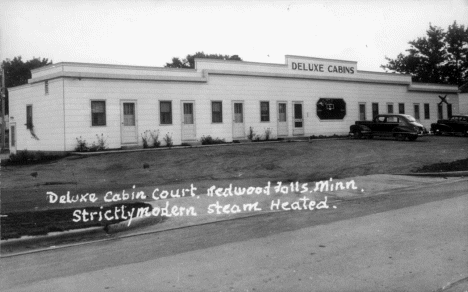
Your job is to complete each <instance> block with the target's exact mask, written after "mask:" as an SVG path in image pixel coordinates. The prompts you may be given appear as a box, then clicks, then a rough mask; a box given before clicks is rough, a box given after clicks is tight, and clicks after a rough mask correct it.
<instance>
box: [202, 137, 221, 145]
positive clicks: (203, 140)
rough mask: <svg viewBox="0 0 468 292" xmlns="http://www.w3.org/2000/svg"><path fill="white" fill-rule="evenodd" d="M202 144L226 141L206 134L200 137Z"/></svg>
mask: <svg viewBox="0 0 468 292" xmlns="http://www.w3.org/2000/svg"><path fill="white" fill-rule="evenodd" d="M200 141H201V143H202V145H211V144H224V143H226V141H225V140H224V139H219V138H216V139H213V138H212V137H211V136H210V135H208V136H206V137H205V136H202V137H201V139H200Z"/></svg>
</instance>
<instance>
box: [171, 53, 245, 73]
mask: <svg viewBox="0 0 468 292" xmlns="http://www.w3.org/2000/svg"><path fill="white" fill-rule="evenodd" d="M195 58H206V59H220V60H235V61H242V59H241V58H240V57H239V56H238V55H232V56H229V55H218V54H205V53H204V52H196V53H195V54H194V55H187V57H185V59H183V60H180V59H179V58H177V57H174V58H172V63H166V65H165V66H164V67H167V68H185V69H194V68H195Z"/></svg>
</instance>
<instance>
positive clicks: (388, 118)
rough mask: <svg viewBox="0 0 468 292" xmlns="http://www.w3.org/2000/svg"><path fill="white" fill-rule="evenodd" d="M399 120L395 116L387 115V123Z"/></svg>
mask: <svg viewBox="0 0 468 292" xmlns="http://www.w3.org/2000/svg"><path fill="white" fill-rule="evenodd" d="M398 122H399V120H398V118H397V117H387V123H398Z"/></svg>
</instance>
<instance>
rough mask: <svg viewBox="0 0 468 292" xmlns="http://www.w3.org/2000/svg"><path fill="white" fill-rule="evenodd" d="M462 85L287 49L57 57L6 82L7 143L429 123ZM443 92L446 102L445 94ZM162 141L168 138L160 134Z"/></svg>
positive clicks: (234, 136) (131, 141)
mask: <svg viewBox="0 0 468 292" xmlns="http://www.w3.org/2000/svg"><path fill="white" fill-rule="evenodd" d="M457 91H458V89H457V87H456V86H446V85H439V84H417V83H412V82H411V77H410V76H408V75H400V74H387V73H377V72H368V71H360V70H357V62H352V61H342V60H330V59H320V58H310V57H300V56H286V62H285V64H266V63H253V62H242V61H221V60H210V59H197V60H196V69H170V68H153V67H135V66H119V65H101V64H81V63H58V64H53V65H50V66H47V67H42V68H39V69H36V70H33V71H32V78H31V79H30V80H29V83H28V84H27V85H23V86H18V87H15V88H9V92H10V135H11V139H10V144H11V145H10V149H11V150H12V152H15V151H16V150H24V149H27V150H32V151H73V150H74V149H75V147H76V145H77V138H79V137H82V139H85V140H86V141H88V143H91V142H93V141H97V138H96V135H99V136H100V135H101V134H103V136H104V137H106V138H107V144H108V147H109V148H121V147H124V146H136V145H140V146H141V145H142V139H141V134H142V133H143V132H145V131H147V130H153V131H154V130H159V132H160V140H162V137H163V136H164V135H166V134H167V133H169V135H172V138H173V140H174V145H178V144H181V143H184V142H187V143H190V142H195V141H197V140H200V138H201V137H202V136H208V135H210V136H211V137H213V138H220V139H226V141H228V142H229V141H233V140H242V139H246V137H247V135H248V133H249V129H250V128H252V129H253V131H254V132H255V133H256V134H259V135H261V134H264V133H265V131H266V130H267V129H270V130H271V132H272V136H273V137H292V136H311V135H333V134H338V135H343V134H347V133H348V131H349V126H350V125H352V124H354V122H355V121H356V120H360V119H371V118H372V116H373V115H375V114H377V113H390V112H393V113H406V114H410V115H413V116H415V118H416V119H418V120H419V121H420V122H421V123H422V124H423V125H424V126H426V127H427V128H429V127H430V124H431V123H433V122H436V121H437V119H438V118H440V117H447V115H450V114H451V113H453V114H456V113H458V112H459V101H458V94H457ZM442 97H444V98H446V99H445V100H446V101H447V102H446V103H441V106H439V103H440V102H441V100H442V99H441V98H442ZM162 145H164V142H163V143H162Z"/></svg>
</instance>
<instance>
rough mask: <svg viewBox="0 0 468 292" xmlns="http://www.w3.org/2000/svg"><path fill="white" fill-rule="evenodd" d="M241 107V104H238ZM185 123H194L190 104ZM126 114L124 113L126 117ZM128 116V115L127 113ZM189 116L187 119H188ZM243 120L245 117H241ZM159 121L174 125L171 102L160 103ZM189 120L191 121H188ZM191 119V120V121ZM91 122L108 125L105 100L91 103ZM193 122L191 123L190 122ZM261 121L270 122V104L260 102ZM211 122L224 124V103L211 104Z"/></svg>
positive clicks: (240, 109)
mask: <svg viewBox="0 0 468 292" xmlns="http://www.w3.org/2000/svg"><path fill="white" fill-rule="evenodd" d="M236 105H237V106H239V104H236ZM183 110H184V121H185V122H186V123H193V108H192V107H191V106H189V104H184V109H183ZM125 114H126V113H124V115H125ZM127 114H128V113H127ZM236 114H240V115H243V114H242V107H238V108H236ZM186 115H187V117H186ZM240 118H241V119H243V117H240ZM159 119H160V121H159V122H160V123H161V124H162V125H171V124H172V102H171V101H160V102H159ZM186 119H189V120H186ZM190 119H191V120H190ZM91 120H92V122H91V123H92V125H93V126H105V125H106V102H105V101H104V100H93V101H91ZM190 121H191V122H190ZM260 121H262V122H269V121H270V102H268V101H262V102H260ZM211 122H212V123H222V122H223V103H222V101H212V102H211Z"/></svg>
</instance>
